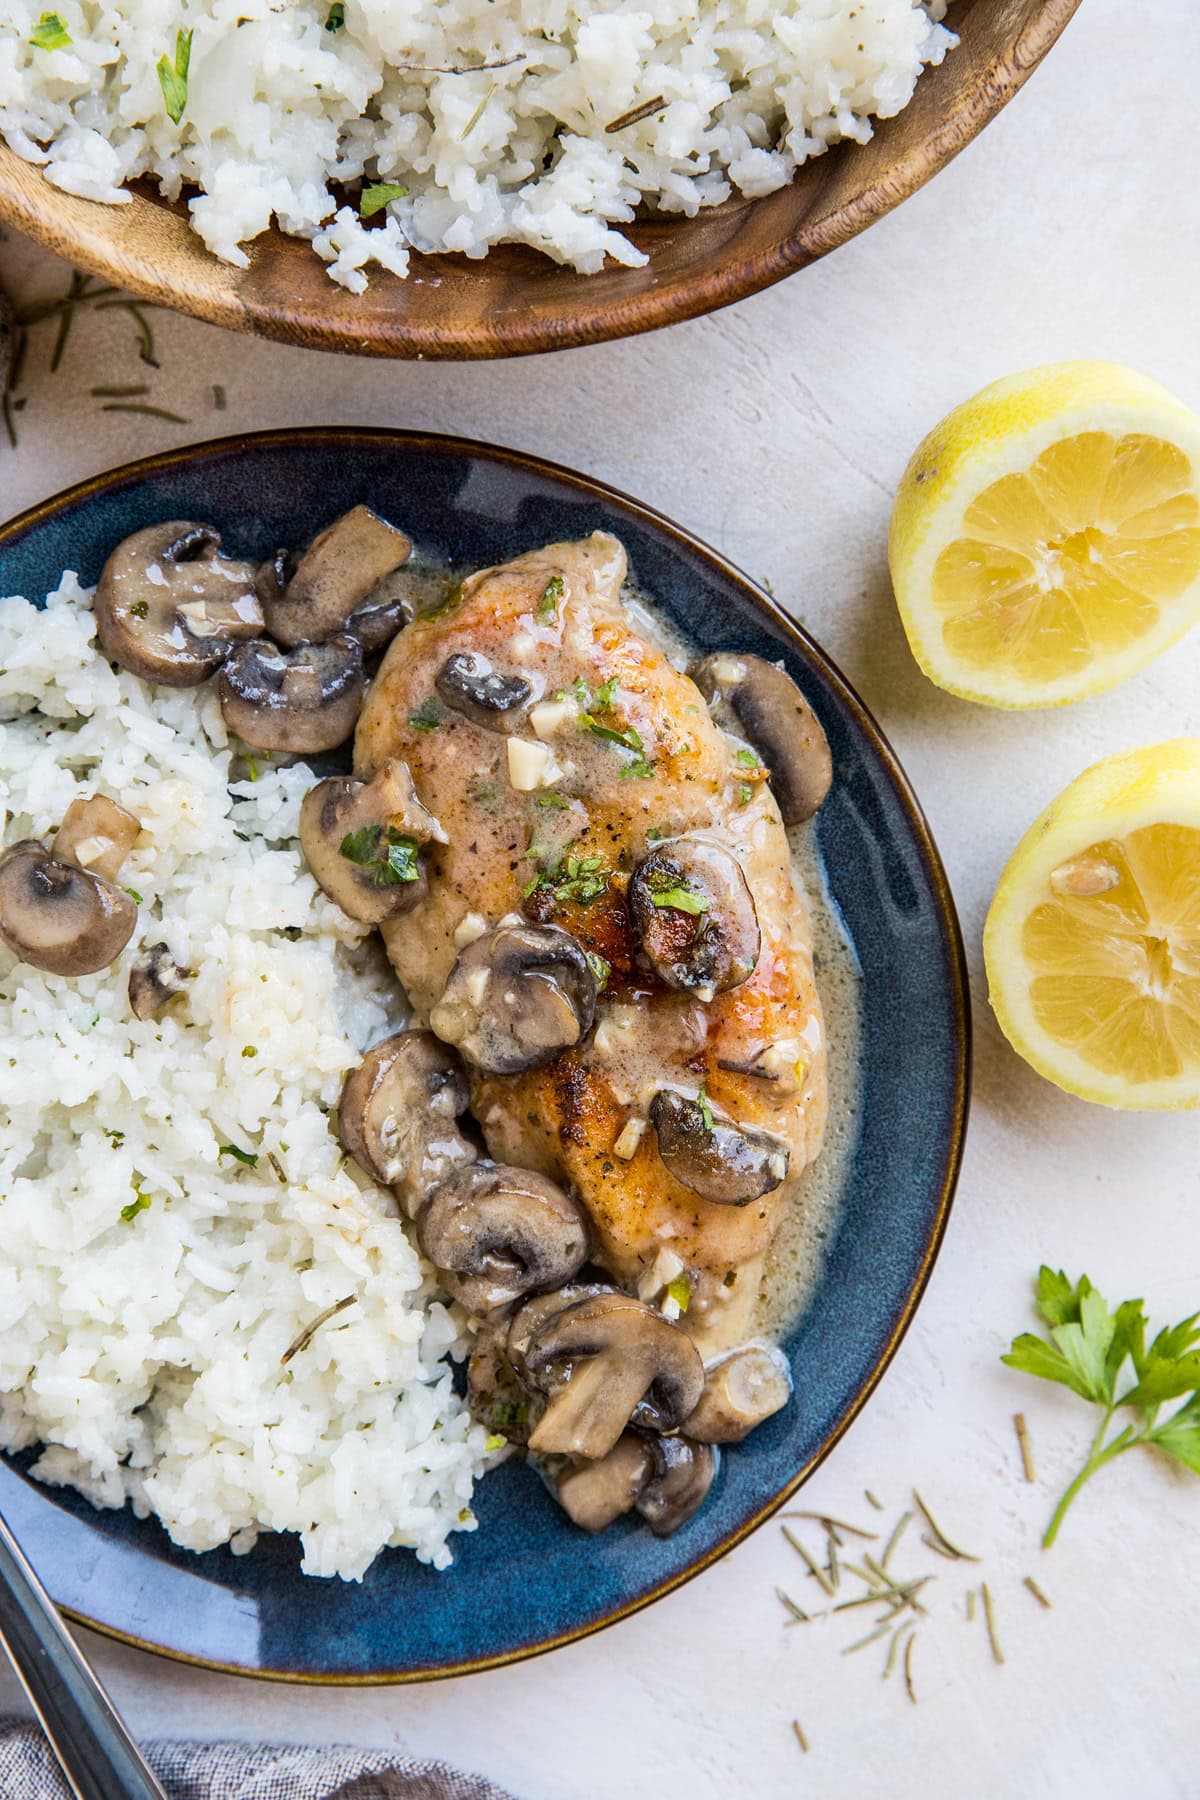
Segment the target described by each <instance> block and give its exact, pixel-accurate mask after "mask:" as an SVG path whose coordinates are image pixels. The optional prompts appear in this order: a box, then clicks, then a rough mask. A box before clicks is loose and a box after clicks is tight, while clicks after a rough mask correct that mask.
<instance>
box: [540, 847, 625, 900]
mask: <svg viewBox="0 0 1200 1800" xmlns="http://www.w3.org/2000/svg"><path fill="white" fill-rule="evenodd" d="M531 848H532V846H531ZM607 886H608V872H607V870H606V869H605V867H604V858H603V857H602V856H568V857H567V858H566V860H565V862H564V863H563V864H562V865H561V866H560V867H559V868H556V869H554V870H543V871H542V873H541V874H540V875H535V876H534V878H533V880H532V881H529V882H527V883H526V884H525V886H524V887H523V888H522V889H521V895H522V898H523V899H526V900H528V898H529V896H530V895H531V894H533V893H536V892H537V890H538V889H539V888H549V889H550V891H551V892H552V893H553V894H554V896H555V898H556V899H558V900H574V901H575V903H576V905H578V906H590V905H591V903H592V901H593V900H598V899H599V898H600V896H601V894H602V893H603V892H604V890H605V888H606V887H607Z"/></svg>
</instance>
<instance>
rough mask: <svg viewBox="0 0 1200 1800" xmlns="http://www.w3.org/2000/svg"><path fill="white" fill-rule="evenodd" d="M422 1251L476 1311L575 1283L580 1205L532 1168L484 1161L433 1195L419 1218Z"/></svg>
mask: <svg viewBox="0 0 1200 1800" xmlns="http://www.w3.org/2000/svg"><path fill="white" fill-rule="evenodd" d="M417 1238H418V1240H419V1242H420V1245H421V1248H422V1250H424V1252H425V1254H426V1256H427V1257H428V1258H429V1260H430V1261H431V1262H433V1263H436V1264H437V1266H438V1268H439V1270H440V1271H441V1273H442V1276H443V1279H444V1281H445V1284H446V1286H447V1288H448V1289H449V1290H450V1292H451V1294H452V1295H453V1296H454V1298H455V1299H456V1300H461V1302H462V1304H463V1305H464V1306H465V1307H467V1308H468V1309H469V1310H470V1311H471V1312H476V1313H486V1312H494V1311H495V1309H496V1308H497V1307H500V1306H508V1305H510V1304H511V1303H512V1301H514V1300H517V1299H519V1298H520V1296H521V1295H522V1294H529V1293H532V1292H534V1290H535V1289H537V1288H549V1287H556V1286H557V1285H558V1283H559V1282H563V1281H569V1280H570V1278H571V1276H572V1275H574V1274H575V1272H576V1271H577V1270H578V1269H579V1268H581V1267H582V1265H583V1262H584V1259H585V1258H586V1256H587V1249H588V1239H587V1227H586V1225H585V1223H584V1218H583V1214H582V1212H581V1211H580V1209H579V1207H578V1205H577V1204H576V1202H575V1201H574V1200H572V1199H571V1198H570V1196H569V1195H567V1194H565V1193H564V1192H563V1190H562V1189H561V1188H560V1187H556V1186H555V1184H554V1182H552V1181H548V1180H547V1179H546V1177H545V1176H544V1175H538V1174H535V1173H534V1172H533V1171H532V1170H530V1169H511V1168H508V1167H507V1166H506V1165H505V1164H503V1163H488V1162H478V1163H475V1164H473V1165H472V1167H470V1168H468V1169H460V1170H459V1172H458V1173H457V1174H456V1175H452V1176H451V1177H450V1179H449V1180H448V1181H444V1182H443V1183H442V1185H441V1186H440V1187H439V1188H435V1189H434V1191H433V1193H432V1194H431V1195H430V1197H429V1199H428V1200H427V1201H426V1203H425V1205H424V1206H423V1207H422V1208H421V1211H420V1213H419V1214H418V1215H417Z"/></svg>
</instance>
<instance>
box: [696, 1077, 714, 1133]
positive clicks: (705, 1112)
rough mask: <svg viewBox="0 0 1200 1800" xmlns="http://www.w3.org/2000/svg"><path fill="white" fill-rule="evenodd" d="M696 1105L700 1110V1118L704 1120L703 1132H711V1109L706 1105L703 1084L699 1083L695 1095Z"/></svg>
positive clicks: (705, 1093)
mask: <svg viewBox="0 0 1200 1800" xmlns="http://www.w3.org/2000/svg"><path fill="white" fill-rule="evenodd" d="M696 1105H697V1106H698V1107H699V1108H700V1117H701V1118H702V1119H703V1120H704V1129H705V1131H711V1130H712V1128H713V1109H712V1107H711V1106H710V1105H709V1104H708V1093H707V1091H706V1089H705V1086H704V1083H703V1082H701V1083H700V1087H699V1090H698V1092H697V1094H696Z"/></svg>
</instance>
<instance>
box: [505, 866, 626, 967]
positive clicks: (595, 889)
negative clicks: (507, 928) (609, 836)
mask: <svg viewBox="0 0 1200 1800" xmlns="http://www.w3.org/2000/svg"><path fill="white" fill-rule="evenodd" d="M526 854H527V855H533V856H536V855H538V854H539V850H538V847H537V846H535V845H533V844H531V845H530V847H529V850H528V851H527V852H526ZM608 881H609V876H608V870H607V869H606V868H605V867H604V858H603V857H602V856H573V855H571V854H569V853H568V855H567V856H566V857H564V858H563V859H562V861H561V862H557V863H555V864H554V865H553V866H551V867H546V868H543V870H542V872H541V874H539V875H535V876H534V878H533V880H532V881H529V882H526V884H525V886H524V887H523V888H522V889H521V895H522V898H523V899H525V900H528V898H529V896H530V895H531V894H533V893H536V892H537V890H538V889H539V888H549V889H550V891H551V892H552V893H553V894H554V896H555V898H556V899H558V900H574V901H575V903H576V905H578V906H590V905H591V904H592V901H593V900H598V899H599V898H600V896H601V894H602V893H603V892H604V890H605V888H606V887H607V886H608ZM601 960H603V959H601ZM607 967H608V965H607V964H605V968H607Z"/></svg>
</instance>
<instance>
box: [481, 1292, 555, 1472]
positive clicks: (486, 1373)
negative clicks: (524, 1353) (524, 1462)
mask: <svg viewBox="0 0 1200 1800" xmlns="http://www.w3.org/2000/svg"><path fill="white" fill-rule="evenodd" d="M507 1336H508V1320H507V1318H506V1317H504V1316H503V1315H501V1316H499V1317H497V1318H493V1319H489V1320H486V1321H485V1322H484V1323H483V1324H482V1325H481V1326H480V1328H479V1330H478V1331H477V1332H476V1333H475V1337H474V1339H473V1341H472V1344H471V1357H470V1361H469V1362H468V1364H467V1394H468V1396H469V1398H470V1403H471V1411H472V1413H473V1414H474V1415H475V1417H476V1418H477V1419H478V1420H479V1421H480V1422H481V1423H482V1424H484V1425H486V1426H487V1428H488V1430H489V1431H497V1432H499V1433H500V1434H501V1435H502V1436H503V1437H505V1438H507V1439H508V1442H509V1443H510V1444H526V1443H528V1441H529V1434H530V1432H531V1431H532V1430H533V1428H534V1426H535V1425H536V1423H537V1421H538V1419H539V1418H540V1417H541V1414H542V1409H543V1407H544V1404H545V1402H544V1401H543V1400H542V1397H541V1395H540V1394H531V1393H530V1391H529V1389H528V1388H526V1387H525V1386H524V1385H523V1384H522V1382H521V1381H520V1380H519V1378H518V1376H517V1373H516V1370H515V1369H514V1368H513V1366H512V1363H511V1362H510V1361H509V1359H508V1351H507V1343H506V1340H507Z"/></svg>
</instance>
